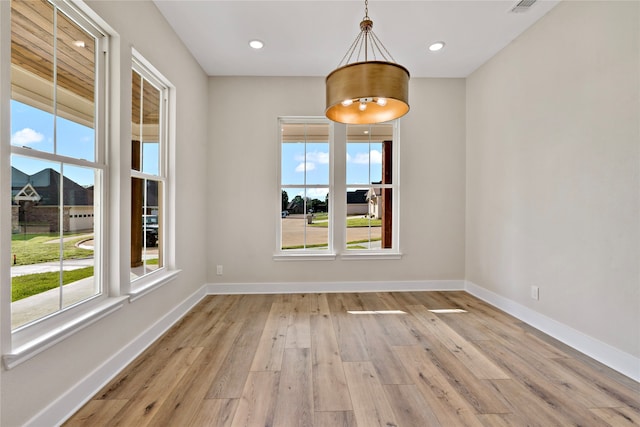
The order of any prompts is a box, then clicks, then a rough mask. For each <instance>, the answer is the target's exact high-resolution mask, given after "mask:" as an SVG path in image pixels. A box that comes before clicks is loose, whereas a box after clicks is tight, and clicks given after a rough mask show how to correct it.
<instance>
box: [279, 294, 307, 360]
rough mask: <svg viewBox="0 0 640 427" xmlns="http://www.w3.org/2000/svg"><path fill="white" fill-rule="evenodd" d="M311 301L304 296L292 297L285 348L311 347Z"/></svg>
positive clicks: (296, 295)
mask: <svg viewBox="0 0 640 427" xmlns="http://www.w3.org/2000/svg"><path fill="white" fill-rule="evenodd" d="M310 315H311V301H310V298H309V297H308V296H307V295H305V294H295V295H293V298H292V301H291V316H290V318H289V325H288V326H287V339H286V341H285V348H310V347H311V323H310V320H309V316H310Z"/></svg>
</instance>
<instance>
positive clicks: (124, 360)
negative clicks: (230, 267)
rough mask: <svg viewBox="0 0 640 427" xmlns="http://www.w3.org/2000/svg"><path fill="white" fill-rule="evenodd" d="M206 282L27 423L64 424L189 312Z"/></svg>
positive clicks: (40, 424)
mask: <svg viewBox="0 0 640 427" xmlns="http://www.w3.org/2000/svg"><path fill="white" fill-rule="evenodd" d="M205 290H206V286H202V287H200V289H198V290H197V291H196V292H194V293H193V294H192V295H191V296H189V297H188V298H187V299H185V300H184V301H183V302H182V303H180V304H178V305H177V306H175V307H174V308H173V310H171V311H170V312H169V313H167V314H166V315H165V316H164V317H162V318H161V319H159V320H158V321H157V322H156V323H154V324H153V325H152V326H151V327H150V328H149V329H147V330H146V331H144V332H143V333H141V334H140V335H138V337H136V338H135V339H134V340H133V341H131V342H130V343H129V344H128V345H127V346H126V347H123V348H122V349H120V351H118V352H117V353H116V354H115V355H113V356H112V357H111V358H110V359H109V360H107V361H106V362H104V363H103V364H102V365H101V366H99V367H98V368H96V369H95V370H94V371H93V372H92V373H91V374H89V375H87V376H86V377H85V378H84V379H82V381H80V382H78V383H77V384H76V385H75V386H74V387H73V388H71V389H70V390H68V391H67V392H66V393H64V394H63V395H62V396H60V397H59V398H58V399H56V400H55V401H53V402H51V403H50V404H49V405H48V406H47V407H46V408H44V409H43V410H42V411H40V412H39V413H38V414H36V415H35V416H34V417H33V418H31V419H30V420H29V421H28V422H27V423H26V424H25V426H33V427H37V426H52V425H56V426H58V425H60V424H62V423H63V422H64V421H65V420H67V418H69V417H70V416H71V415H73V414H74V413H76V412H77V411H78V410H79V409H80V408H81V407H82V406H83V405H84V404H85V403H87V402H88V401H89V400H90V399H91V398H92V397H93V396H94V395H95V394H96V393H97V392H98V391H100V389H101V388H102V387H104V386H105V385H106V384H107V383H108V382H109V381H111V380H112V379H113V378H114V377H115V376H116V375H117V374H118V373H119V372H120V371H122V370H123V369H124V368H125V367H126V366H127V365H128V364H129V363H131V362H132V361H133V360H134V359H135V358H136V357H138V356H139V355H140V354H141V353H142V352H143V351H144V350H145V349H146V348H147V347H149V346H150V345H151V344H153V342H154V341H156V340H157V339H158V338H159V337H160V336H161V335H162V334H164V333H165V332H166V331H167V330H168V329H169V328H170V327H171V326H173V325H174V324H175V323H176V322H177V321H178V320H180V319H181V318H182V317H183V316H184V315H185V314H187V313H188V312H189V311H190V310H191V309H192V308H193V307H194V306H195V305H196V304H197V303H198V302H200V300H201V299H202V298H204V296H205V295H206V292H205Z"/></svg>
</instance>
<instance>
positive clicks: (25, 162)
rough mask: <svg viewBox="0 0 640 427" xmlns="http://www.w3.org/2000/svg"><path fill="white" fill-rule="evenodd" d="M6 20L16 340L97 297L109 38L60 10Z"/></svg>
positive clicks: (41, 7)
mask: <svg viewBox="0 0 640 427" xmlns="http://www.w3.org/2000/svg"><path fill="white" fill-rule="evenodd" d="M10 16H11V18H10V22H11V100H10V117H11V121H10V125H11V131H10V133H11V143H10V152H11V160H10V162H11V202H10V204H11V260H12V268H11V329H12V331H13V333H14V335H15V334H22V333H23V332H25V331H26V330H27V329H31V331H33V328H31V327H34V328H35V327H38V328H39V327H42V326H46V320H48V319H52V318H56V317H58V315H59V314H63V313H68V312H70V311H72V310H75V309H76V308H78V307H79V306H83V303H85V302H87V301H93V300H96V299H98V298H100V297H101V296H104V292H103V291H104V280H103V277H104V257H103V255H104V250H103V247H104V243H103V236H104V233H103V232H104V209H103V207H104V204H103V201H104V197H105V192H104V190H105V179H106V178H105V177H106V176H107V174H106V163H105V158H106V156H105V128H106V126H105V121H104V117H105V111H106V108H105V106H106V102H105V70H106V66H105V62H106V49H107V37H106V36H105V33H104V32H103V31H101V30H100V29H99V27H98V26H97V25H95V24H94V23H93V22H92V21H91V20H90V19H88V18H87V17H86V16H84V15H83V14H82V13H81V12H79V11H78V10H76V9H75V8H73V7H72V6H71V5H69V4H67V3H64V2H55V3H53V2H49V1H12V2H11V15H10ZM4 60H5V58H3V61H4ZM3 255H4V252H3ZM25 333H26V332H25ZM27 335H28V334H27Z"/></svg>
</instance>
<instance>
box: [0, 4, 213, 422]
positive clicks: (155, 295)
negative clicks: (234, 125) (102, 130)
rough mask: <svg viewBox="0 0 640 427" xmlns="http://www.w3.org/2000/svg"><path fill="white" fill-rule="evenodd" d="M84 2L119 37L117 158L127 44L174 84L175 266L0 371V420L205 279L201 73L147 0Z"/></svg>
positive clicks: (17, 414)
mask: <svg viewBox="0 0 640 427" xmlns="http://www.w3.org/2000/svg"><path fill="white" fill-rule="evenodd" d="M89 6H90V7H91V8H93V9H94V10H95V11H96V12H97V13H98V14H99V15H100V16H101V17H102V18H103V19H104V20H105V21H106V23H107V24H109V25H110V26H111V27H113V29H114V30H115V31H116V32H118V34H119V36H120V38H119V40H118V39H117V40H114V46H113V49H112V60H115V61H119V62H120V64H119V70H117V72H116V75H114V76H113V77H114V78H115V79H116V80H122V81H123V87H122V90H121V91H120V93H121V96H122V99H120V100H118V99H114V102H119V103H120V105H121V108H117V109H116V110H115V112H116V113H117V115H116V116H115V117H112V119H113V120H115V121H118V120H119V121H120V122H121V125H122V128H121V130H122V131H121V132H120V135H121V136H120V137H117V136H116V137H114V139H113V143H115V144H122V145H121V146H119V148H121V149H122V150H121V152H120V153H121V155H122V158H126V155H125V153H126V152H127V150H129V146H130V145H129V140H130V136H129V135H130V120H131V119H130V117H131V107H130V98H129V97H130V95H129V94H130V88H129V87H128V84H130V81H131V59H130V58H131V47H132V46H133V47H135V48H136V49H137V50H138V51H139V52H140V53H141V54H142V55H143V56H144V57H145V58H146V59H147V60H149V62H151V63H152V64H153V65H154V66H155V67H156V68H157V69H158V70H159V71H160V72H161V73H162V74H163V75H164V76H165V77H166V78H167V79H169V80H170V81H171V83H172V84H173V85H174V86H175V87H176V92H177V150H176V159H175V160H176V181H177V191H176V203H175V214H176V218H177V225H176V227H177V230H176V252H177V260H176V261H177V262H176V264H177V268H180V269H182V272H181V274H180V275H179V276H178V278H177V279H176V280H174V281H173V282H170V283H168V284H166V285H164V286H163V287H162V288H160V289H157V290H156V291H154V292H152V293H150V294H148V295H146V296H143V297H141V298H140V299H138V300H136V301H135V302H133V303H125V306H124V307H123V308H122V309H120V310H118V311H116V312H115V313H113V314H111V315H109V316H108V317H106V318H104V319H102V320H100V321H99V322H97V323H96V324H94V325H92V326H90V327H88V328H86V329H84V330H82V331H80V332H79V333H77V334H75V335H73V336H71V337H69V338H67V339H66V340H64V341H63V342H62V343H60V344H58V345H56V346H54V347H52V348H51V349H49V350H47V351H45V352H43V353H41V354H39V355H38V356H36V357H34V358H33V359H30V360H28V361H27V362H25V363H23V364H21V365H19V366H17V367H15V368H14V369H12V370H10V371H3V372H2V376H1V384H0V386H1V388H2V396H1V403H2V419H1V421H0V425H2V426H8V427H9V426H17V425H22V424H23V423H25V422H26V421H27V420H29V419H30V418H31V417H33V416H34V415H36V414H38V413H39V412H40V411H42V410H43V409H44V408H45V407H46V406H47V405H49V404H50V403H52V402H54V401H55V400H56V399H58V398H60V397H61V396H64V393H65V392H67V391H68V390H70V389H71V388H72V387H73V386H75V385H77V384H78V383H79V382H80V381H82V380H83V379H85V378H86V377H87V376H88V375H89V374H90V373H92V372H93V371H94V370H95V369H97V368H99V367H100V366H101V365H102V364H103V363H105V362H106V361H108V360H109V358H111V357H113V356H114V355H115V354H116V353H117V352H118V351H120V350H121V349H122V348H123V347H125V346H126V345H127V344H129V343H130V342H132V340H133V339H134V338H136V337H137V336H139V335H140V334H142V333H143V332H144V331H145V330H147V329H148V328H150V327H151V326H152V325H153V324H154V323H155V322H157V321H158V320H159V319H160V318H162V317H163V316H164V315H166V314H167V312H169V311H170V310H171V309H173V308H175V307H176V306H177V305H178V304H179V303H180V302H181V301H184V300H185V299H187V297H188V296H190V295H192V294H193V293H194V292H195V291H196V290H198V289H200V288H201V287H202V285H203V284H204V283H205V282H206V268H205V265H206V262H207V258H206V256H205V241H206V233H205V232H203V230H205V229H206V226H207V225H206V224H207V220H208V217H209V215H207V213H206V212H205V209H204V208H205V206H204V202H203V200H202V198H201V197H200V196H198V195H197V194H196V193H197V190H194V189H202V188H206V186H207V176H206V173H205V170H206V168H207V164H206V156H205V155H203V153H205V152H206V151H207V128H206V125H205V123H206V120H207V114H206V111H207V77H206V75H205V74H204V72H203V71H202V69H201V68H200V67H199V65H198V64H197V63H196V62H195V60H194V59H193V58H192V57H191V55H190V54H189V53H188V51H187V50H186V49H185V47H184V46H183V45H182V43H181V42H180V40H179V39H178V38H177V37H176V36H175V34H174V33H173V31H172V30H171V29H170V28H169V26H168V24H167V23H166V21H165V20H164V18H163V17H162V15H161V14H160V13H159V12H158V11H157V9H156V8H155V6H154V5H153V4H152V3H151V2H139V1H129V2H109V1H100V2H94V1H92V2H89ZM118 48H119V53H118ZM118 55H120V57H119V58H118ZM116 151H118V150H116ZM111 160H112V164H111V166H112V167H113V168H115V170H116V171H118V170H119V171H120V172H121V173H122V174H123V176H125V177H126V174H127V173H128V170H129V164H127V163H122V164H119V163H118V159H117V158H113V159H111ZM120 166H121V168H120ZM125 187H126V186H125ZM117 200H125V201H126V200H128V198H127V194H126V191H125V192H123V195H122V197H121V199H116V203H114V205H115V206H114V209H113V211H112V212H116V213H118V212H119V213H120V214H121V215H122V224H126V221H125V220H126V217H127V212H128V210H129V204H128V203H127V202H122V203H117ZM115 224H116V225H117V224H118V222H117V221H116V222H115ZM122 224H121V225H122ZM122 230H126V227H124V226H123V227H122V229H116V230H115V231H114V234H118V233H124V236H126V232H125V231H122ZM120 252H121V251H119V250H116V251H114V253H113V254H112V255H114V256H115V257H116V258H118V256H119V253H120ZM123 258H124V259H123ZM127 259H128V253H126V254H125V256H124V257H120V260H119V261H121V262H122V271H121V272H120V277H119V278H118V277H116V278H114V280H127V279H128V276H129V270H128V266H127ZM114 262H115V261H114ZM86 397H87V398H88V397H90V396H86ZM78 403H79V402H78ZM53 421H54V420H51V422H53Z"/></svg>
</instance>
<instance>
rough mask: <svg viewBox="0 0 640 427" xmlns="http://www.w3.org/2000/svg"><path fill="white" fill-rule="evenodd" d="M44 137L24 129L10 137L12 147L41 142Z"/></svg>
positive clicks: (31, 130)
mask: <svg viewBox="0 0 640 427" xmlns="http://www.w3.org/2000/svg"><path fill="white" fill-rule="evenodd" d="M43 139H44V135H43V134H41V133H40V132H36V131H35V130H33V129H30V128H24V129H22V130H19V131H17V132H16V133H14V134H13V135H11V144H13V145H29V144H35V143H37V142H41V141H42V140H43Z"/></svg>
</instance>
